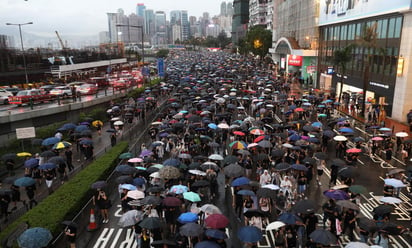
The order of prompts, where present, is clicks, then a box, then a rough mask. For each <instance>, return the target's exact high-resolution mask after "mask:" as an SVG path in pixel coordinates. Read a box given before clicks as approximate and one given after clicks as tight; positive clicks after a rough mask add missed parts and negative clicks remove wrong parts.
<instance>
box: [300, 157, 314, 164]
mask: <svg viewBox="0 0 412 248" xmlns="http://www.w3.org/2000/svg"><path fill="white" fill-rule="evenodd" d="M302 162H303V163H305V164H306V163H308V164H311V165H316V162H317V161H316V159H315V158H309V157H306V158H304V159H303V161H302Z"/></svg>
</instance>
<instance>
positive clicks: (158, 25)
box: [153, 11, 167, 45]
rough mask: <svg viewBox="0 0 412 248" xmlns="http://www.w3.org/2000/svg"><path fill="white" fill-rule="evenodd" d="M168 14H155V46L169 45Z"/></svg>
mask: <svg viewBox="0 0 412 248" xmlns="http://www.w3.org/2000/svg"><path fill="white" fill-rule="evenodd" d="M166 31H167V29H166V13H165V12H164V11H156V12H155V36H154V37H153V44H155V45H165V44H167V33H166Z"/></svg>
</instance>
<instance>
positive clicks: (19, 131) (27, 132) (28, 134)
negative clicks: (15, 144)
mask: <svg viewBox="0 0 412 248" xmlns="http://www.w3.org/2000/svg"><path fill="white" fill-rule="evenodd" d="M34 137H36V129H35V128H34V127H24V128H16V138H17V139H21V140H22V141H21V148H22V150H23V151H24V142H23V139H29V138H34Z"/></svg>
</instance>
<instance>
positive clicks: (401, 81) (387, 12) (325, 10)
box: [319, 0, 412, 121]
mask: <svg viewBox="0 0 412 248" xmlns="http://www.w3.org/2000/svg"><path fill="white" fill-rule="evenodd" d="M411 6H412V1H411V0H393V1H379V0H369V1H352V2H348V3H345V4H343V5H336V4H334V3H329V4H327V3H326V2H321V4H320V17H319V26H320V27H319V32H320V36H319V42H320V47H319V71H320V72H321V74H320V75H319V78H320V86H321V87H322V88H324V89H325V90H331V91H333V92H336V94H339V93H340V90H341V88H342V92H343V93H347V94H348V95H350V100H351V101H355V102H357V103H358V104H359V103H361V101H365V102H366V105H367V110H370V109H371V108H372V107H374V106H375V107H376V105H381V109H384V110H385V112H386V115H387V116H390V117H392V118H394V119H396V120H398V121H406V114H407V113H408V112H409V110H410V109H412V100H411V99H412V67H411V63H410V61H411V59H412V46H411V44H412V35H411V31H412V12H411ZM366 28H369V29H370V30H374V32H375V34H376V38H374V39H373V41H372V42H370V43H369V44H367V43H366V44H365V43H361V42H360V39H361V37H362V36H363V35H364V32H365V29H366ZM348 45H354V48H353V49H352V60H351V61H350V62H349V63H348V64H347V66H346V67H347V69H346V73H345V74H344V75H343V74H342V72H341V71H339V68H335V70H336V71H335V73H333V72H334V70H331V68H333V67H334V65H333V59H332V58H333V54H334V52H335V51H337V50H340V49H342V48H344V47H346V46H348ZM364 89H366V99H363V90H364ZM395 96H396V97H395ZM366 113H367V112H366ZM365 117H367V116H365Z"/></svg>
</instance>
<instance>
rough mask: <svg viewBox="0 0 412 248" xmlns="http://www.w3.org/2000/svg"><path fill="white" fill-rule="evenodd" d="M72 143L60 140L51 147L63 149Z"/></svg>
mask: <svg viewBox="0 0 412 248" xmlns="http://www.w3.org/2000/svg"><path fill="white" fill-rule="evenodd" d="M71 145H72V144H71V143H69V142H67V141H60V142H58V143H56V144H54V146H53V149H64V148H66V147H69V146H71Z"/></svg>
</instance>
